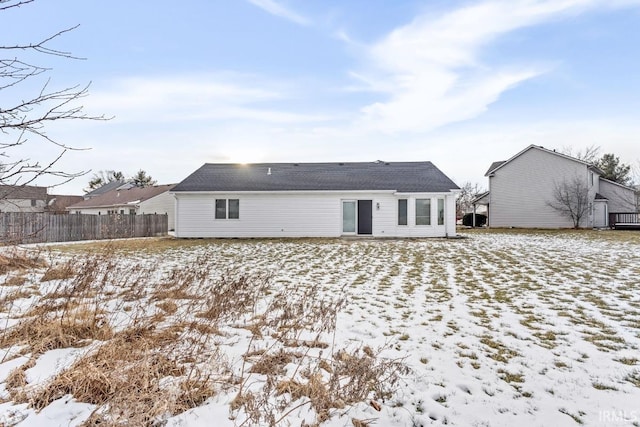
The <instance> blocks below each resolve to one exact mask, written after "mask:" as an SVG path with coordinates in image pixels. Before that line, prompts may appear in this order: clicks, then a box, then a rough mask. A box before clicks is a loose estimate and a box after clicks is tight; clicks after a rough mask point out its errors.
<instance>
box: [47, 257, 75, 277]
mask: <svg viewBox="0 0 640 427" xmlns="http://www.w3.org/2000/svg"><path fill="white" fill-rule="evenodd" d="M75 274H76V271H75V269H74V264H73V262H72V261H68V262H66V263H64V264H62V265H58V266H51V267H49V268H48V269H47V271H45V272H44V274H43V275H42V278H41V279H40V281H41V282H48V281H50V280H65V279H70V278H72V277H73V276H75Z"/></svg>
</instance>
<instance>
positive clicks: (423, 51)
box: [352, 0, 638, 132]
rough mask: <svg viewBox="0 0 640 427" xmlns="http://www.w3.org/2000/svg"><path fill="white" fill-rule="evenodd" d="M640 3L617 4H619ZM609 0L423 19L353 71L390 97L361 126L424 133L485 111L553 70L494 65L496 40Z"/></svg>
mask: <svg viewBox="0 0 640 427" xmlns="http://www.w3.org/2000/svg"><path fill="white" fill-rule="evenodd" d="M631 3H633V4H637V3H638V2H637V0H636V1H631V0H628V1H619V2H618V5H619V6H625V5H628V4H631ZM596 7H611V3H609V2H605V1H603V0H512V1H502V0H488V1H482V2H479V3H474V4H472V5H470V6H466V7H462V8H458V9H455V10H450V11H447V12H445V13H444V14H441V15H439V16H434V15H433V14H424V15H421V16H418V17H416V18H415V19H414V20H413V21H412V22H411V23H409V24H407V25H405V26H402V27H399V28H397V29H395V30H393V31H392V32H390V33H389V34H387V35H386V36H384V37H383V38H382V39H381V40H379V41H378V42H377V43H375V44H373V45H371V46H369V47H368V48H367V52H366V53H367V57H368V58H369V61H370V63H369V66H368V67H366V69H365V70H364V71H359V72H358V73H353V74H352V75H353V76H354V77H356V78H357V80H358V82H359V83H360V85H362V86H361V89H362V88H367V87H368V88H369V89H370V90H371V91H375V92H381V93H382V94H383V95H384V96H385V97H386V99H384V100H381V101H378V102H375V103H372V104H370V105H367V106H365V107H364V108H363V109H362V114H361V118H360V121H359V122H358V125H359V126H364V127H367V128H370V129H372V130H377V131H383V132H402V131H408V132H421V131H429V130H432V129H435V128H437V127H439V126H442V125H445V124H448V123H453V122H457V121H462V120H467V119H471V118H474V117H476V116H478V115H480V114H481V113H482V112H484V111H486V109H487V108H488V106H489V105H490V104H492V103H494V102H496V100H498V99H499V98H500V96H501V94H503V93H504V92H505V91H507V90H509V89H511V88H514V87H516V86H518V85H519V84H522V83H523V82H525V81H527V80H530V79H532V78H535V77H536V76H539V75H541V74H543V73H546V72H548V71H549V70H550V69H552V67H551V66H549V65H547V64H535V63H526V64H513V63H512V64H508V63H507V64H505V63H500V64H492V63H487V62H484V61H483V60H482V51H483V49H484V48H485V47H487V46H488V45H489V44H490V43H491V42H493V41H495V40H496V39H498V38H500V37H503V36H505V35H506V34H508V33H510V32H512V31H515V30H517V29H521V28H525V27H529V26H533V25H537V24H540V23H544V22H547V21H550V20H552V19H561V18H563V17H565V16H568V15H572V14H579V13H582V12H584V11H587V10H589V9H593V8H596Z"/></svg>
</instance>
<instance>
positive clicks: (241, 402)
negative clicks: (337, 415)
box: [0, 241, 405, 426]
mask: <svg viewBox="0 0 640 427" xmlns="http://www.w3.org/2000/svg"><path fill="white" fill-rule="evenodd" d="M167 243H168V244H169V246H171V245H172V244H173V243H172V242H166V241H161V242H159V243H158V244H159V245H161V246H162V245H165V244H167ZM136 244H138V243H135V244H133V246H135V245H136ZM198 244H200V243H198ZM133 246H132V247H133ZM101 247H104V248H106V249H104V250H105V251H106V252H105V253H96V254H87V255H85V256H83V257H79V256H78V257H73V258H71V259H70V260H68V261H65V262H58V263H56V261H57V259H56V257H55V256H54V255H50V256H51V265H52V266H51V267H48V268H47V267H46V266H45V265H44V264H37V265H38V267H37V268H36V269H35V270H34V271H36V272H37V271H39V272H41V273H42V275H41V278H42V280H41V283H42V284H41V285H40V289H41V290H42V292H43V293H44V294H43V295H40V296H39V298H37V299H36V301H35V302H34V303H33V304H32V305H31V306H30V307H21V308H20V310H19V311H18V310H16V311H15V312H14V313H8V315H9V317H10V318H13V319H16V320H18V322H17V323H16V324H15V325H13V326H12V327H11V328H8V329H6V330H4V331H2V332H0V347H2V348H10V347H13V348H16V349H19V351H18V352H17V354H31V355H32V359H31V361H30V362H29V363H30V364H33V363H35V361H36V360H37V358H38V356H39V355H41V354H43V353H44V352H46V351H48V350H53V349H60V348H69V347H86V348H87V351H86V352H85V353H84V354H81V355H79V356H77V357H78V358H77V359H76V361H75V362H74V363H73V364H72V365H71V366H69V367H68V368H66V369H64V370H62V371H60V372H58V373H57V374H56V375H55V376H54V377H53V378H52V379H50V380H49V381H48V382H47V383H43V384H37V385H34V384H27V382H26V376H25V370H26V369H27V368H28V367H29V366H28V365H25V366H23V367H21V368H19V369H16V370H15V372H12V373H11V375H10V377H9V378H8V379H7V390H8V391H9V393H10V395H11V398H12V400H14V401H16V402H17V401H21V402H28V403H29V404H30V405H31V407H33V408H35V409H36V410H41V409H43V408H45V407H46V406H48V405H49V404H50V403H51V402H53V401H54V400H56V399H59V398H61V397H62V396H65V395H69V394H70V395H72V396H73V398H74V399H76V400H77V401H80V402H86V403H90V404H94V405H96V406H97V407H98V408H97V410H96V411H95V412H94V413H93V415H92V416H91V417H90V418H89V419H88V420H85V422H84V424H83V425H84V426H98V425H100V426H121V425H136V426H138V425H140V426H155V425H159V424H161V423H162V420H164V419H166V418H167V417H169V416H172V415H175V414H178V413H181V412H183V411H186V410H188V409H190V408H193V407H196V406H200V405H202V404H204V403H205V402H206V400H207V399H209V398H210V397H212V396H215V395H216V394H217V393H218V392H219V391H220V390H221V389H224V390H225V391H227V392H229V391H230V390H231V391H233V390H235V391H236V392H237V397H236V399H235V400H234V402H233V403H232V404H231V408H232V410H233V412H234V416H236V417H239V418H238V419H239V420H245V421H244V424H245V425H247V424H251V423H253V424H259V425H274V426H275V425H278V424H279V423H280V422H281V421H282V420H284V419H285V418H286V417H287V416H288V415H289V414H291V413H292V412H293V411H295V410H296V409H297V408H298V407H299V406H298V405H299V402H295V400H296V399H298V398H304V400H305V403H304V405H309V406H310V407H311V408H312V409H313V410H314V411H315V414H316V420H317V423H320V422H322V421H324V420H326V419H327V418H329V417H330V416H331V415H332V411H333V410H334V409H339V408H345V407H346V406H348V405H352V404H355V403H357V402H369V401H370V400H371V399H383V398H385V397H387V396H389V395H390V393H391V392H392V391H393V388H394V387H395V384H396V382H397V379H398V378H399V375H401V374H402V373H403V372H405V371H404V365H403V364H402V363H401V362H400V361H388V360H380V359H379V358H378V357H377V354H376V353H374V351H373V350H372V349H371V348H369V347H364V348H363V349H361V350H347V349H344V350H341V351H335V348H334V344H332V343H333V341H334V337H333V333H334V332H335V328H336V319H337V313H338V312H339V310H340V309H341V308H342V307H343V306H344V304H345V300H344V298H338V299H335V298H327V297H325V296H324V294H323V292H322V289H321V288H320V287H318V286H315V287H314V286H310V287H307V286H305V287H298V286H296V285H294V284H291V283H285V284H279V286H277V287H274V286H273V284H272V278H271V276H270V275H269V274H256V273H252V274H247V273H244V272H240V271H230V270H222V271H220V270H217V269H216V268H214V267H213V265H212V262H211V260H210V258H209V257H208V255H206V254H204V255H202V256H201V257H200V258H198V260H197V262H194V263H193V264H191V265H189V266H187V267H176V268H173V269H167V270H166V271H165V270H163V268H162V267H161V265H160V264H159V263H158V262H157V261H156V263H153V262H152V263H149V262H131V261H127V262H121V258H120V257H121V256H122V255H121V254H122V253H123V252H122V251H120V250H118V249H114V248H113V246H101ZM36 277H37V276H36ZM15 283H16V284H17V285H16V286H14V287H13V288H9V287H7V289H9V292H8V293H5V295H6V296H7V298H6V302H7V303H8V302H9V300H15V299H17V298H24V297H27V296H30V295H33V292H34V290H32V289H29V288H27V285H26V283H27V282H26V281H25V282H17V281H16V282H15ZM9 305H10V304H4V306H7V307H8V306H9ZM1 307H2V305H0V308H1ZM5 312H6V307H5ZM241 330H242V331H243V332H244V333H245V334H246V330H249V331H250V332H251V335H250V336H252V337H253V338H251V341H250V343H249V344H248V348H247V352H246V353H245V355H244V362H243V367H242V371H241V372H240V374H238V372H237V370H236V371H234V370H233V369H232V366H231V365H230V364H229V361H227V360H226V357H225V356H224V353H222V352H221V351H220V350H219V346H218V340H220V339H228V338H229V337H233V335H234V334H235V332H234V331H241ZM323 352H325V353H327V354H328V356H326V355H325V356H322V354H323ZM291 372H293V374H291ZM248 384H252V386H251V387H250V388H251V390H249V387H248V386H247V385H248ZM256 385H258V386H256ZM294 402H295V403H294ZM363 422H366V420H363Z"/></svg>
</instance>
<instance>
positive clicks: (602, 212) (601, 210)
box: [593, 201, 609, 228]
mask: <svg viewBox="0 0 640 427" xmlns="http://www.w3.org/2000/svg"><path fill="white" fill-rule="evenodd" d="M608 220H609V215H608V212H607V203H606V202H599V201H596V202H594V203H593V226H594V227H596V228H604V227H606V226H607V225H609V224H607V223H608Z"/></svg>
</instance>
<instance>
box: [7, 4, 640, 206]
mask: <svg viewBox="0 0 640 427" xmlns="http://www.w3.org/2000/svg"><path fill="white" fill-rule="evenodd" d="M78 24H79V27H78V28H76V29H75V30H73V31H70V32H68V33H65V34H63V35H62V36H60V37H58V38H56V39H54V40H52V41H51V42H50V44H49V45H48V46H49V47H51V48H54V49H59V50H64V51H70V52H72V53H73V55H75V56H78V57H82V58H85V59H78V60H74V59H63V58H57V57H51V56H45V55H29V54H28V53H23V52H14V51H12V52H11V53H10V54H8V53H7V52H0V53H1V54H2V55H3V57H4V58H7V57H8V55H15V56H17V57H19V58H23V57H25V55H29V56H26V58H27V59H29V60H30V61H32V62H36V63H38V64H39V65H41V66H44V67H47V68H50V70H49V71H48V72H47V73H46V75H42V76H38V77H37V78H32V79H29V80H28V81H25V82H23V83H21V84H20V85H19V86H16V87H14V88H12V90H13V92H8V91H0V108H2V107H3V106H4V107H5V108H6V105H3V104H6V103H7V102H9V101H8V98H11V97H13V96H19V97H21V98H27V97H29V96H33V95H34V94H35V93H37V92H38V91H39V90H40V89H41V88H42V85H43V84H44V83H45V82H46V81H47V80H48V87H49V88H50V89H60V88H65V87H69V86H75V85H85V84H89V83H90V88H89V96H87V97H86V98H83V99H82V103H81V105H82V106H83V108H84V111H85V112H86V113H87V114H89V115H96V116H97V115H105V116H106V117H110V118H111V119H110V120H107V121H77V120H75V121H66V122H54V123H49V124H47V127H46V130H47V134H48V135H49V136H50V137H52V138H54V139H55V140H56V141H58V142H60V143H62V144H64V145H66V146H69V147H73V148H75V149H76V150H72V151H69V152H67V153H66V154H65V155H64V156H63V157H62V158H61V160H60V161H59V162H58V164H57V165H56V166H57V167H58V168H59V169H61V170H65V171H68V172H80V171H87V172H88V173H87V175H85V176H82V177H79V178H77V179H75V180H72V181H70V182H69V183H66V184H64V185H59V186H57V187H56V188H54V189H52V190H51V191H50V192H51V193H56V194H60V193H64V194H82V193H83V189H84V188H86V187H87V183H88V181H89V179H90V178H91V175H92V174H93V173H95V172H98V171H101V170H110V169H113V170H119V171H122V172H124V173H125V175H133V174H134V173H135V172H136V171H137V170H139V169H144V170H145V171H147V172H148V173H149V174H150V175H151V176H152V177H153V178H155V179H156V180H157V181H158V183H159V184H168V183H177V182H180V181H181V180H182V179H184V178H186V177H187V176H188V175H189V174H190V173H192V172H193V171H195V170H196V169H197V168H198V167H200V166H201V165H202V164H203V163H217V162H221V163H222V162H224V163H228V162H231V163H250V162H331V161H347V162H349V161H375V160H385V161H424V160H429V161H432V162H433V163H434V164H435V165H436V166H437V167H438V168H440V169H441V170H442V171H443V172H444V173H445V174H447V175H448V176H449V177H450V178H452V179H453V180H454V181H455V182H456V183H457V184H458V185H462V184H464V183H466V182H471V183H478V184H479V185H480V186H483V187H486V186H487V178H485V177H484V173H485V171H486V169H487V168H488V167H489V165H490V164H491V162H493V161H496V160H506V159H508V158H510V157H512V156H513V155H515V154H516V153H518V152H519V151H521V150H523V149H524V148H525V147H527V146H528V145H530V144H537V145H542V146H544V147H547V148H552V149H558V150H565V151H566V150H567V149H571V150H574V151H579V150H582V149H584V148H585V147H589V146H599V147H600V152H601V153H615V154H616V155H617V156H619V157H620V159H621V160H622V161H623V162H625V163H628V164H633V165H636V164H638V163H639V162H640V143H639V141H640V120H638V115H639V112H640V77H639V76H640V54H638V46H639V45H640V0H504V1H499V0H484V1H483V0H480V1H457V0H423V1H418V0H395V1H388V0H387V1H383V0H323V1H317V0H216V1H209V0H191V1H189V2H175V1H164V0H154V1H150V0H136V1H135V2H132V1H122V0H113V1H109V2H97V1H88V0H56V1H55V2H53V1H44V0H39V1H35V2H33V3H31V4H27V5H24V6H22V7H20V8H14V9H10V10H5V11H0V45H5V46H7V45H15V44H21V43H33V42H36V41H40V40H42V39H45V38H47V37H49V36H50V35H51V34H54V33H55V32H57V31H59V30H61V29H66V28H70V27H73V26H75V25H78ZM3 94H4V96H3ZM16 94H18V95H16ZM9 95H11V96H9ZM3 98H4V100H3ZM0 138H3V139H4V140H5V141H7V139H6V138H8V136H7V135H1V134H0ZM59 150H60V148H59V147H57V146H55V145H52V144H50V143H47V142H44V141H39V140H37V139H35V138H30V140H29V141H28V142H27V143H26V144H24V146H22V147H19V148H15V149H13V150H12V151H11V152H10V151H9V150H5V155H8V156H14V157H15V156H22V158H29V159H32V160H36V161H39V162H40V163H41V164H47V163H48V162H49V161H50V160H52V159H53V158H55V157H56V156H57V155H58V153H59ZM56 183H59V181H57V180H52V179H46V178H43V179H41V180H39V181H38V182H37V184H40V185H53V184H56Z"/></svg>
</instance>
